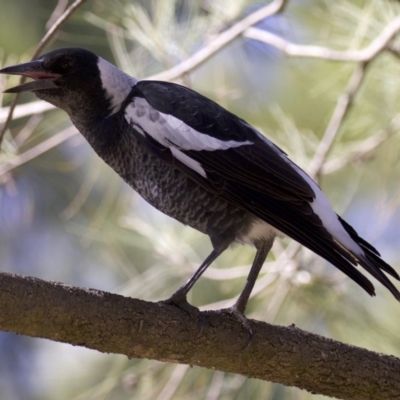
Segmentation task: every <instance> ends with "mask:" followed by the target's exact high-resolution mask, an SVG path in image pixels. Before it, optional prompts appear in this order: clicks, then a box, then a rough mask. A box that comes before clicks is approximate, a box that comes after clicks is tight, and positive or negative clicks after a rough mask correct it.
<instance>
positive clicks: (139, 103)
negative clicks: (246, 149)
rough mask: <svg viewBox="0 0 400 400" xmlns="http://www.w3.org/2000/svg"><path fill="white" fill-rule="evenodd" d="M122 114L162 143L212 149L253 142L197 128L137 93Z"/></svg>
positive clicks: (170, 145) (183, 147)
mask: <svg viewBox="0 0 400 400" xmlns="http://www.w3.org/2000/svg"><path fill="white" fill-rule="evenodd" d="M125 118H126V119H127V120H128V122H129V123H132V124H134V125H135V126H139V127H141V128H142V130H144V131H145V132H146V133H147V134H148V135H150V136H151V137H152V138H153V139H154V140H156V141H157V142H158V143H161V144H162V145H163V146H165V147H176V148H177V149H181V150H197V151H200V150H207V151H213V150H226V149H230V148H233V147H239V146H244V145H250V144H253V142H250V141H249V140H246V141H243V142H238V141H235V140H227V141H225V140H220V139H217V138H214V137H212V136H210V135H206V134H204V133H201V132H198V131H196V130H195V129H193V128H191V127H190V126H188V125H186V124H185V123H184V122H182V121H181V120H179V119H178V118H175V117H173V116H172V115H168V114H163V113H161V112H158V111H157V110H155V109H154V108H153V107H152V106H150V104H149V103H148V102H147V101H146V100H145V99H142V98H138V97H136V98H134V99H133V100H132V103H130V104H129V106H128V107H127V108H126V111H125Z"/></svg>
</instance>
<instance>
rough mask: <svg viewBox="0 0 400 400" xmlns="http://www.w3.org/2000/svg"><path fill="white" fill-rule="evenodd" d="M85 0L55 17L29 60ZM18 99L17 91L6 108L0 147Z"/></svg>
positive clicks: (40, 50)
mask: <svg viewBox="0 0 400 400" xmlns="http://www.w3.org/2000/svg"><path fill="white" fill-rule="evenodd" d="M85 1H86V0H75V1H74V2H73V3H72V4H71V5H70V6H69V7H68V8H67V9H66V10H65V12H64V13H63V14H62V15H61V16H60V17H59V18H58V19H57V21H56V22H55V23H54V25H52V26H51V28H50V29H49V30H48V31H47V32H46V34H45V35H44V36H43V38H42V40H41V41H40V42H39V44H38V45H37V47H36V49H35V51H34V52H33V54H32V57H31V60H34V59H35V58H37V57H38V56H39V55H40V53H41V52H42V50H43V49H44V48H45V46H47V45H48V44H49V43H50V42H51V41H52V40H53V39H54V37H55V35H56V33H57V32H58V31H59V30H60V28H61V27H62V26H63V25H64V23H65V22H66V21H67V20H68V18H69V17H70V16H71V15H72V14H73V13H74V12H75V11H76V9H77V8H79V7H80V6H81V5H82V4H83V3H84V2H85ZM25 79H26V78H25V77H22V78H21V79H20V83H21V84H22V83H24V82H25ZM18 99H19V93H17V94H16V95H15V96H14V98H13V100H12V102H11V105H10V107H9V109H8V115H7V118H6V120H5V123H4V125H3V127H2V129H1V130H0V148H1V142H2V141H3V137H4V134H5V132H6V130H7V129H8V126H9V125H10V122H11V120H12V117H13V112H14V108H15V106H16V105H17V102H18Z"/></svg>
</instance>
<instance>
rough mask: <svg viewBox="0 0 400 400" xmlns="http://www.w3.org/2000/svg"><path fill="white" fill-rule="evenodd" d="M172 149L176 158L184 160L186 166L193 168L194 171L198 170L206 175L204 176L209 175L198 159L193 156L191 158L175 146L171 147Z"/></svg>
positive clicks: (202, 174)
mask: <svg viewBox="0 0 400 400" xmlns="http://www.w3.org/2000/svg"><path fill="white" fill-rule="evenodd" d="M170 149H171V153H172V154H173V155H174V157H175V158H177V159H178V160H179V161H181V162H183V163H184V164H185V165H186V166H188V167H189V168H191V169H192V170H193V171H196V172H197V173H198V174H200V175H201V176H204V178H206V177H207V174H206V171H204V169H203V167H202V166H201V164H200V163H199V162H198V161H196V160H193V158H190V157H189V156H187V155H186V154H185V153H182V152H181V151H180V150H178V149H177V148H175V147H170Z"/></svg>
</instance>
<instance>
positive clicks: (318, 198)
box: [0, 49, 400, 326]
mask: <svg viewBox="0 0 400 400" xmlns="http://www.w3.org/2000/svg"><path fill="white" fill-rule="evenodd" d="M0 72H1V73H4V74H15V75H23V76H27V77H29V78H33V79H34V81H32V82H29V83H25V84H23V85H20V86H17V87H15V88H12V89H8V90H6V92H7V93H19V92H34V93H35V94H36V96H37V97H39V98H40V99H43V100H45V101H48V102H49V103H51V104H53V105H55V106H56V107H59V108H61V109H62V110H64V111H66V112H67V113H68V115H69V117H70V118H71V121H72V123H73V124H74V125H75V126H76V127H77V129H78V130H79V131H80V132H81V134H82V135H83V136H84V137H85V138H86V139H87V141H88V142H89V143H90V145H91V146H92V147H93V149H94V150H95V151H96V153H97V154H98V155H99V156H100V157H101V158H102V159H103V160H104V161H105V162H106V163H107V164H108V165H110V166H111V168H113V169H114V170H115V171H116V172H117V173H118V174H119V175H120V176H121V177H122V178H123V179H124V180H125V181H126V182H127V183H128V184H129V185H130V186H131V187H132V188H133V189H135V190H136V191H137V192H138V193H139V194H140V195H141V196H142V197H143V198H144V199H146V200H147V201H148V202H149V203H150V204H152V205H153V206H154V207H156V208H157V209H158V210H160V211H162V212H163V213H165V214H167V215H169V216H171V217H173V218H175V219H177V220H178V221H180V222H182V223H183V224H186V225H189V226H191V227H193V228H195V229H197V230H199V231H201V232H203V233H205V234H207V235H208V236H209V237H210V240H211V243H212V246H213V250H212V252H211V254H210V255H209V256H208V257H207V258H206V260H205V261H204V262H203V264H202V265H201V266H200V267H199V269H198V270H197V272H196V273H195V274H194V275H193V276H192V277H191V278H190V279H189V280H188V282H187V283H186V284H184V285H183V286H182V287H181V288H180V289H179V290H178V291H177V292H176V293H175V294H173V295H172V297H171V298H170V299H168V300H167V302H169V303H171V304H175V305H178V306H180V307H182V308H185V309H187V310H189V311H193V309H194V308H193V307H192V306H190V305H189V304H188V303H187V301H186V295H187V293H188V291H189V290H190V289H191V287H192V286H193V285H194V283H195V282H196V281H197V279H198V278H199V277H200V276H201V274H202V273H203V272H204V271H205V270H206V268H207V267H208V266H209V265H210V264H211V263H212V262H213V261H214V260H215V259H216V258H217V257H218V256H219V255H220V254H221V253H222V252H223V251H224V250H226V249H227V248H228V247H229V245H231V244H232V243H234V242H239V243H242V244H249V245H253V246H254V247H255V248H256V256H255V259H254V262H253V265H252V267H251V270H250V273H249V276H248V279H247V282H246V285H245V287H244V289H243V291H242V293H241V294H240V296H239V298H238V300H237V302H236V303H235V305H234V306H233V307H231V309H230V311H231V313H232V314H233V315H235V316H236V318H238V319H239V320H240V321H241V322H242V323H243V324H244V325H245V326H248V323H247V322H246V321H247V320H246V319H245V317H244V311H245V308H246V304H247V301H248V298H249V296H250V293H251V291H252V289H253V286H254V283H255V280H256V278H257V276H258V273H259V271H260V269H261V267H262V265H263V263H264V261H265V259H266V257H267V255H268V252H269V250H270V248H271V246H272V243H273V240H274V238H275V236H282V235H286V236H289V237H291V238H292V239H294V240H296V241H297V242H299V243H301V244H302V245H304V246H306V247H308V248H309V249H310V250H312V251H313V252H314V253H316V254H318V255H320V256H321V257H323V258H325V259H326V260H328V261H329V262H330V263H332V264H333V265H334V266H335V267H337V268H339V269H340V270H341V271H342V272H344V273H345V274H346V275H348V276H349V277H350V278H351V279H353V280H354V281H355V282H356V283H358V284H359V285H360V286H361V287H362V288H363V289H365V290H366V291H367V292H368V293H369V294H370V295H372V296H373V295H375V289H374V286H373V285H372V283H371V282H370V281H369V280H368V279H367V278H366V277H365V276H364V275H363V274H361V273H360V272H359V270H358V269H356V268H355V267H356V266H357V265H361V266H362V267H363V268H364V269H365V270H367V271H368V272H369V273H370V274H371V275H372V276H374V277H375V278H376V279H377V280H378V281H379V282H381V283H382V284H383V285H384V286H386V287H387V288H388V289H389V290H390V291H391V292H392V294H393V295H394V297H395V298H396V299H397V300H400V293H399V291H398V290H397V289H396V288H395V286H394V285H393V284H392V283H391V281H390V280H389V279H388V278H387V276H386V275H385V273H384V272H386V273H388V274H389V275H391V276H392V277H394V278H396V279H398V280H399V279H400V278H399V275H398V274H397V272H396V271H395V270H394V269H393V268H392V267H391V266H389V265H388V264H387V263H386V262H385V261H383V260H382V259H381V258H380V254H379V253H378V251H377V250H376V249H375V248H374V247H373V246H372V245H371V244H369V243H368V242H366V241H365V240H364V239H362V238H361V237H360V236H358V234H357V232H356V231H355V230H354V229H353V228H352V227H351V226H350V225H349V224H348V223H347V222H345V221H344V220H343V219H342V218H340V216H338V215H337V214H336V213H335V212H334V211H333V210H332V207H331V205H330V203H329V201H328V199H327V198H326V196H325V195H324V193H323V192H322V191H321V189H320V188H319V187H318V185H317V184H316V183H315V182H314V181H313V180H312V179H311V178H310V177H309V176H308V175H307V174H306V173H305V172H304V171H303V170H302V169H301V168H300V167H298V166H297V165H296V164H294V163H293V162H292V161H291V160H290V159H289V158H288V157H287V155H286V154H285V153H284V152H283V151H282V150H280V149H279V148H278V147H277V146H276V145H274V144H273V143H272V142H271V141H269V140H268V139H267V138H265V137H264V136H263V135H262V134H261V133H260V132H258V131H257V130H256V129H255V128H253V127H252V126H251V125H249V124H248V123H247V122H246V121H244V120H242V119H240V118H239V117H237V116H236V115H234V114H232V113H230V112H229V111H227V110H225V109H224V108H222V107H221V106H219V105H218V104H216V103H215V102H213V101H212V100H210V99H207V98H206V97H204V96H202V95H200V94H199V93H196V92H194V91H193V90H190V89H188V88H186V87H184V86H180V85H177V84H174V83H169V82H161V81H150V80H149V81H146V80H143V81H139V80H137V79H135V78H132V77H131V76H129V75H127V74H125V73H124V72H122V71H120V70H119V69H117V68H116V67H115V66H113V65H112V64H110V63H109V62H107V61H105V60H104V59H102V58H100V57H98V56H97V55H95V54H93V53H91V52H89V51H87V50H83V49H59V50H55V51H52V52H50V53H47V54H45V55H43V56H41V57H39V58H38V59H36V60H34V61H32V62H28V63H25V64H20V65H16V66H11V67H7V68H4V69H2V70H0Z"/></svg>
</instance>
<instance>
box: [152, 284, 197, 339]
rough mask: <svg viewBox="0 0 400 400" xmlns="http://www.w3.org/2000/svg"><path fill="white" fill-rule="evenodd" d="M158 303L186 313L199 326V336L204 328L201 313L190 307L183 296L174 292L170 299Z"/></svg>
mask: <svg viewBox="0 0 400 400" xmlns="http://www.w3.org/2000/svg"><path fill="white" fill-rule="evenodd" d="M158 303H159V304H165V305H167V306H175V307H178V308H180V309H181V310H183V311H186V312H187V313H188V314H189V315H190V316H191V318H192V319H193V320H194V321H195V322H197V324H198V326H199V334H201V332H202V331H203V328H204V317H203V316H202V315H201V312H200V310H199V309H198V308H197V307H195V306H192V305H191V304H190V303H189V302H188V301H187V299H186V295H185V294H183V295H182V294H181V293H179V292H176V293H174V294H173V295H172V296H171V297H170V298H168V299H166V300H161V301H159V302H158Z"/></svg>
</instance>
